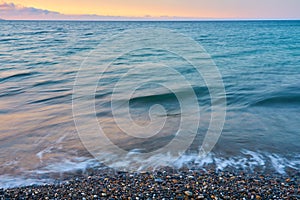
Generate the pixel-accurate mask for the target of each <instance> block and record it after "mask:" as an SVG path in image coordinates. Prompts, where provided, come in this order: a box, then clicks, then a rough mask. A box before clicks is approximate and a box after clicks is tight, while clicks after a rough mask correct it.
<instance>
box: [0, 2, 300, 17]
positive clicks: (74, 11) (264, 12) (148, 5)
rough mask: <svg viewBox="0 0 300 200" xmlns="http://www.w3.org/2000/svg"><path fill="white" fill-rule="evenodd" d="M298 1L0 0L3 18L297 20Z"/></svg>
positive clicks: (0, 15) (298, 13)
mask: <svg viewBox="0 0 300 200" xmlns="http://www.w3.org/2000/svg"><path fill="white" fill-rule="evenodd" d="M299 10H300V0H10V1H1V0H0V18H3V19H101V17H103V16H104V17H107V16H121V17H125V18H126V17H133V18H134V17H138V18H150V19H151V18H162V19H163V18H175V19H185V18H192V19H224V18H225V19H300V12H299Z"/></svg>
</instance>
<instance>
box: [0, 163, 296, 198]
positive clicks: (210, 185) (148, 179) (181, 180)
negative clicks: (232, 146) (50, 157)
mask: <svg viewBox="0 0 300 200" xmlns="http://www.w3.org/2000/svg"><path fill="white" fill-rule="evenodd" d="M299 183H300V178H299V173H297V172H295V173H294V175H289V176H284V175H276V174H272V175H270V174H265V175H263V174H262V173H249V174H245V173H244V172H236V173H233V172H230V171H224V172H215V170H205V171H204V170H190V169H179V170H174V169H171V168H167V169H160V170H156V171H151V172H146V171H145V172H143V171H142V172H138V173H129V172H120V171H119V172H116V171H114V170H89V171H88V172H86V173H85V174H84V175H83V174H82V175H77V176H76V178H74V177H73V178H68V179H66V180H63V181H60V182H59V183H56V184H51V185H48V184H45V185H32V186H26V187H20V188H11V189H1V190H0V199H82V200H85V199H136V200H138V199H178V200H179V199H215V200H217V199H257V200H260V199H300V184H299Z"/></svg>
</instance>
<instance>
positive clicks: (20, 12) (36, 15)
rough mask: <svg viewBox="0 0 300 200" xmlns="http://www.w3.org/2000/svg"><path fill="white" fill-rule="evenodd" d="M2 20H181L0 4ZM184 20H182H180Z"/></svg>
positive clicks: (165, 17) (166, 17)
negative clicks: (68, 12)
mask: <svg viewBox="0 0 300 200" xmlns="http://www.w3.org/2000/svg"><path fill="white" fill-rule="evenodd" d="M0 18H2V19H6V20H145V19H146V20H149V19H159V20H170V19H179V18H178V17H168V16H163V17H155V18H154V17H151V16H149V15H147V16H144V17H123V16H106V15H88V14H87V15H66V14H62V13H59V12H54V11H49V10H44V9H38V8H34V7H25V6H22V5H16V4H14V3H5V2H4V3H1V2H0ZM180 19H182V18H180Z"/></svg>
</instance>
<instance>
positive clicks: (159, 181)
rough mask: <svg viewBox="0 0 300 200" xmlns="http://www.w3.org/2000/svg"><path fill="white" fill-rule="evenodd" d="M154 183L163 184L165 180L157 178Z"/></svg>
mask: <svg viewBox="0 0 300 200" xmlns="http://www.w3.org/2000/svg"><path fill="white" fill-rule="evenodd" d="M154 181H155V182H158V183H162V182H163V180H162V179H161V178H156V179H154Z"/></svg>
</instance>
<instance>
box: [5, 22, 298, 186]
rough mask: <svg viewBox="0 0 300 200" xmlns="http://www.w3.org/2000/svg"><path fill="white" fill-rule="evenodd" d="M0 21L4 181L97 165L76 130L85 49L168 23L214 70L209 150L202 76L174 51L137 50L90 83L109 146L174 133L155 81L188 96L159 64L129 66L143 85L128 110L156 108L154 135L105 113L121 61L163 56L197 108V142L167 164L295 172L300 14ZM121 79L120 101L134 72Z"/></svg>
mask: <svg viewBox="0 0 300 200" xmlns="http://www.w3.org/2000/svg"><path fill="white" fill-rule="evenodd" d="M0 26H1V29H0V66H1V67H0V74H1V75H0V151H1V156H0V166H1V167H0V176H1V181H0V186H2V187H7V186H11V185H17V184H18V183H20V184H22V183H24V184H31V183H39V182H43V181H49V179H51V178H53V177H54V175H51V174H55V173H61V172H64V171H69V170H74V169H75V170H83V169H85V168H86V167H89V166H95V165H97V164H96V163H95V161H94V160H93V158H92V157H91V155H90V154H89V153H88V151H87V150H86V149H85V148H84V146H83V145H82V143H81V142H80V139H79V136H78V134H77V131H76V128H75V124H74V120H73V115H72V93H73V85H74V81H75V78H76V74H77V71H78V69H79V68H80V66H81V63H82V62H83V61H84V60H85V58H86V57H88V55H89V53H90V51H91V50H94V49H96V48H97V46H98V45H99V44H100V47H101V43H102V42H103V41H105V40H106V39H109V38H110V37H111V36H112V35H116V34H118V33H120V32H122V31H124V30H128V29H135V28H153V29H155V28H167V29H171V30H173V31H175V32H178V33H181V34H184V35H185V36H187V37H190V38H191V39H193V40H195V41H196V42H198V43H199V44H201V45H202V46H203V48H204V49H205V50H206V51H207V53H208V54H209V55H210V56H211V58H212V59H213V61H214V62H215V64H216V65H217V67H218V69H219V71H220V73H221V75H222V79H223V83H224V86H225V91H226V100H227V106H226V110H227V112H226V121H225V125H224V128H223V131H222V135H221V137H220V138H219V141H218V143H217V144H216V146H215V147H214V149H213V151H212V152H211V153H210V154H209V155H208V156H207V157H206V158H201V159H200V158H197V156H195V155H196V153H197V150H198V149H199V147H200V146H201V142H202V140H203V136H204V134H205V132H206V131H207V129H208V123H209V119H210V116H211V110H210V106H211V102H210V96H209V92H208V89H207V87H206V85H205V82H204V81H203V79H201V78H199V75H197V73H195V71H193V70H192V68H191V67H190V66H189V65H188V64H186V63H184V62H179V61H178V59H177V58H175V57H174V56H172V55H170V54H168V53H166V52H163V51H161V50H153V49H147V48H145V49H142V50H141V51H139V52H132V53H131V54H130V53H129V54H126V55H123V56H122V57H120V58H119V59H118V60H116V61H115V62H114V63H113V64H112V66H113V67H112V70H110V71H109V72H107V74H105V76H104V77H103V79H102V80H101V81H99V83H98V87H97V91H96V94H95V108H96V116H97V119H98V120H99V123H103V127H104V129H105V130H107V131H108V132H109V136H110V137H111V140H112V141H113V142H114V143H115V144H117V145H119V146H120V147H121V148H123V149H126V150H128V151H131V150H133V151H134V150H137V149H138V150H139V151H152V150H154V149H155V148H158V147H161V146H164V145H166V144H167V143H168V142H169V140H171V139H172V138H173V137H174V134H175V132H176V129H178V124H179V121H180V119H181V117H182V115H183V114H184V113H181V112H180V109H179V103H178V100H177V99H176V96H175V95H174V94H172V92H171V91H168V90H166V89H165V88H162V87H161V86H160V85H158V84H157V83H162V82H163V83H166V84H169V85H170V86H171V87H174V88H176V89H177V91H179V92H181V93H182V94H184V95H187V96H186V98H187V99H188V98H189V94H188V92H186V88H185V87H184V86H182V85H181V84H180V83H178V81H176V78H173V77H172V75H170V74H169V72H168V71H163V70H161V68H159V67H158V66H155V67H152V68H150V69H147V72H145V70H140V71H136V77H138V78H140V79H143V80H147V81H149V82H150V83H149V84H148V85H147V84H145V85H143V86H141V87H140V88H139V89H138V90H137V92H136V93H135V94H134V97H133V98H132V99H131V100H130V108H131V114H132V118H133V120H135V121H137V123H138V124H140V125H145V124H147V123H148V121H149V115H148V111H149V108H150V107H151V106H152V105H156V104H160V105H162V106H163V107H164V108H165V111H166V113H164V116H167V123H166V126H165V127H164V129H163V130H162V132H161V135H158V136H157V137H152V138H150V139H134V140H133V139H132V138H128V137H126V136H123V135H122V136H120V135H118V134H119V133H120V130H118V128H117V127H116V126H115V124H114V123H113V121H112V119H113V118H112V113H111V111H110V108H111V107H110V100H109V98H110V96H111V91H112V87H113V86H114V83H115V82H116V81H117V80H118V78H119V77H120V76H122V74H123V73H124V70H125V71H126V69H128V66H130V65H133V64H135V62H136V61H139V62H143V61H149V60H150V61H151V60H155V59H156V61H159V60H161V59H164V60H167V61H168V62H169V63H170V65H178V67H177V69H178V71H179V73H180V74H183V75H184V76H185V78H186V79H188V80H189V81H191V82H192V87H193V90H194V92H195V94H196V95H197V100H198V103H199V106H200V115H201V120H200V122H199V124H200V126H199V129H198V132H197V133H198V134H197V137H196V139H195V141H194V142H193V144H192V145H191V147H190V149H189V150H188V151H187V153H186V154H185V155H184V156H183V157H182V158H180V159H179V160H178V162H176V163H175V164H174V165H175V166H181V165H182V164H187V163H191V162H192V163H196V165H198V166H199V167H203V166H205V165H207V164H210V163H214V164H216V165H217V168H218V169H220V170H223V169H226V167H234V168H238V169H244V170H249V171H251V170H253V169H255V168H260V169H261V168H262V169H264V170H275V171H276V172H278V173H282V174H283V173H287V172H288V171H289V169H294V170H299V169H300V143H299V141H300V131H299V130H300V121H299V120H300V116H299V111H300V34H299V33H300V21H232V22H225V21H224V22H221V21H220V22H38V21H34V22H33V21H1V22H0ZM183 45H184V44H183ZM191 51H193V50H192V49H191ZM97 73H98V72H97V71H93V70H91V71H90V72H89V71H87V73H86V74H87V77H88V78H89V77H94V76H95V74H97ZM141 77H142V78H141ZM126 81H127V82H125V83H124V84H123V85H124V88H125V89H124V90H122V91H121V92H120V91H119V93H118V98H120V99H121V100H122V97H124V96H126V95H127V90H126V88H131V87H134V86H135V85H136V81H137V79H135V78H134V77H133V78H127V79H126ZM87 114H89V113H87ZM196 115H197V114H195V113H191V114H190V116H189V120H191V121H193V120H196V119H197V118H196V117H194V116H196ZM157 116H160V115H159V113H158V114H157ZM87 130H89V127H87ZM163 156H164V155H161V157H160V159H164V157H163ZM166 156H167V155H166ZM25 180H27V182H26V181H25ZM24 181H25V182H24Z"/></svg>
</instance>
